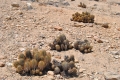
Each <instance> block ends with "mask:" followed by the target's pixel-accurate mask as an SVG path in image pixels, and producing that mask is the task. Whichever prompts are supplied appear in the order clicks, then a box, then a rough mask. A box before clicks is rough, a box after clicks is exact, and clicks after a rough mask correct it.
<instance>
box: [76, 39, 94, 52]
mask: <svg viewBox="0 0 120 80" xmlns="http://www.w3.org/2000/svg"><path fill="white" fill-rule="evenodd" d="M74 48H75V49H77V50H79V51H80V52H82V53H89V52H91V51H92V46H91V45H90V43H89V41H88V40H84V41H79V43H78V41H76V42H75V43H74Z"/></svg>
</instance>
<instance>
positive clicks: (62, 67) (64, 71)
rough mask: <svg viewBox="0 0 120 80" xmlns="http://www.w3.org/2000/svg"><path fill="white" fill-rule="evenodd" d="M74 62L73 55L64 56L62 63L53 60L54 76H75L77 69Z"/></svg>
mask: <svg viewBox="0 0 120 80" xmlns="http://www.w3.org/2000/svg"><path fill="white" fill-rule="evenodd" d="M74 61H75V60H74V55H71V56H66V57H65V59H64V61H61V62H58V61H57V60H53V64H52V69H53V70H54V73H55V74H59V73H61V75H63V76H64V75H66V76H67V75H69V76H76V75H77V68H76V66H75V62H74Z"/></svg>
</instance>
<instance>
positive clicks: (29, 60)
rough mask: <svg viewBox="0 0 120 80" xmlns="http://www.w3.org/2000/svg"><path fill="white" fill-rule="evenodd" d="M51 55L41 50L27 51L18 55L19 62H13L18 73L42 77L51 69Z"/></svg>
mask: <svg viewBox="0 0 120 80" xmlns="http://www.w3.org/2000/svg"><path fill="white" fill-rule="evenodd" d="M50 62H51V55H50V53H49V52H46V51H45V50H43V49H41V50H38V49H33V51H30V50H29V49H26V50H25V52H24V53H20V54H19V55H18V60H17V61H15V62H13V65H14V67H15V68H16V72H17V73H20V74H31V75H42V74H43V72H44V71H45V70H46V69H48V68H49V66H50Z"/></svg>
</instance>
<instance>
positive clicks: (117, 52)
mask: <svg viewBox="0 0 120 80" xmlns="http://www.w3.org/2000/svg"><path fill="white" fill-rule="evenodd" d="M110 53H111V54H112V55H120V51H111V52H110Z"/></svg>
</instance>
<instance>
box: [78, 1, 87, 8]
mask: <svg viewBox="0 0 120 80" xmlns="http://www.w3.org/2000/svg"><path fill="white" fill-rule="evenodd" d="M78 7H82V8H86V5H85V4H84V3H82V2H80V4H79V5H78Z"/></svg>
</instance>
